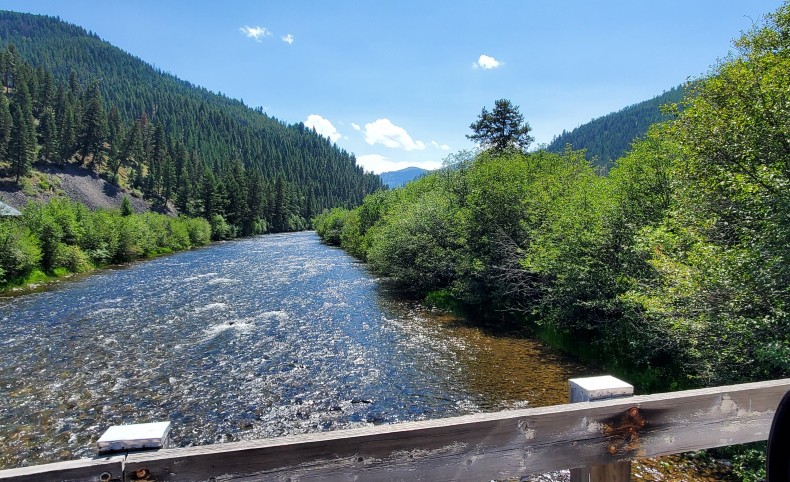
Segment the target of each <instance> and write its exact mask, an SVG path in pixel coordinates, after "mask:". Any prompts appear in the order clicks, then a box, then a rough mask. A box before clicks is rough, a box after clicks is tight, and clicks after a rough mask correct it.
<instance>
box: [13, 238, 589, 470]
mask: <svg viewBox="0 0 790 482" xmlns="http://www.w3.org/2000/svg"><path fill="white" fill-rule="evenodd" d="M589 374H593V373H592V372H591V370H590V368H589V367H584V366H580V365H578V364H576V363H574V362H572V361H570V360H568V359H565V358H563V357H562V356H561V355H559V354H558V353H556V352H553V351H551V350H548V349H546V348H544V347H542V346H541V345H540V344H538V343H535V342H533V341H531V340H528V339H523V338H512V337H506V336H499V335H497V334H492V333H486V332H484V331H481V330H480V329H477V328H475V327H473V325H472V324H470V323H467V322H465V321H464V320H459V319H455V318H453V317H452V316H449V315H446V314H443V313H440V312H436V311H431V310H428V309H425V308H421V307H420V306H418V305H416V304H415V303H413V302H410V301H405V300H402V299H398V298H397V297H396V296H394V295H393V294H391V293H389V292H388V291H387V289H386V287H385V286H384V285H383V283H382V281H381V280H379V279H377V278H375V277H374V276H372V275H371V274H370V273H369V272H367V271H366V270H365V268H364V265H362V264H360V263H358V262H356V261H354V260H353V259H352V258H350V257H349V256H348V255H346V254H345V253H344V252H342V251H340V250H338V249H334V248H330V247H327V246H324V245H321V244H320V243H319V241H318V238H317V236H316V235H315V233H311V232H305V233H294V234H282V235H268V236H261V237H256V238H250V239H244V240H240V241H234V242H227V243H221V244H218V245H214V246H212V247H209V248H205V249H200V250H196V251H190V252H185V253H179V254H176V255H172V256H168V257H163V258H158V259H155V260H152V261H147V262H142V263H138V264H133V265H131V266H127V267H124V268H122V269H112V270H105V271H102V272H99V273H94V274H92V275H90V276H86V277H83V278H80V279H76V280H69V281H64V282H60V283H57V284H55V285H54V286H50V287H48V288H47V290H45V291H43V292H38V293H30V294H25V295H17V296H10V297H4V298H0V468H9V467H16V466H22V465H32V464H40V463H46V462H53V461H57V460H64V459H71V458H78V457H89V456H92V455H93V454H94V453H95V448H94V446H95V441H96V439H98V437H99V436H100V435H101V433H103V431H104V430H105V429H106V428H107V427H108V426H110V425H116V424H124V423H142V422H151V421H163V420H170V421H172V422H173V430H172V432H171V440H172V442H173V445H174V446H188V445H198V444H210V443H221V442H227V441H235V440H246V439H258V438H264V437H275V436H282V435H289V434H296V433H305V432H315V431H324V430H336V429H341V428H353V427H361V426H366V425H369V424H380V423H394V422H400V421H407V420H420V419H426V418H440V417H449V416H454V415H462V414H468V413H474V412H480V411H495V410H501V409H507V408H523V407H525V406H541V405H550V404H557V403H564V402H565V401H566V400H567V396H568V395H567V379H568V378H570V377H573V376H584V375H589Z"/></svg>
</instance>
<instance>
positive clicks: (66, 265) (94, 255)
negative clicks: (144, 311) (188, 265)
mask: <svg viewBox="0 0 790 482" xmlns="http://www.w3.org/2000/svg"><path fill="white" fill-rule="evenodd" d="M210 241H211V226H210V225H209V222H208V221H206V220H204V219H196V218H188V217H178V218H173V217H169V216H165V215H162V214H156V213H150V212H149V213H144V214H133V213H131V212H130V210H126V211H124V210H123V209H121V210H98V211H89V210H88V209H87V208H86V207H85V206H83V205H82V204H79V203H77V202H74V201H70V200H68V199H65V198H56V199H53V200H51V201H50V202H49V203H47V204H32V203H31V204H29V205H28V206H27V207H26V208H24V209H23V210H22V216H21V217H18V218H5V219H0V290H5V289H8V288H11V287H13V286H20V285H25V284H28V283H31V282H37V281H40V280H44V279H47V278H48V277H51V276H63V275H65V274H68V273H81V272H85V271H90V270H92V269H94V268H96V267H100V266H105V265H108V264H115V263H123V262H127V261H132V260H135V259H140V258H147V257H152V256H156V255H159V254H164V253H170V252H173V251H180V250H185V249H189V248H192V247H196V246H202V245H205V244H208V243H209V242H210Z"/></svg>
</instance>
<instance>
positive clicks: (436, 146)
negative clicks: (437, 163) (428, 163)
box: [431, 141, 450, 151]
mask: <svg viewBox="0 0 790 482" xmlns="http://www.w3.org/2000/svg"><path fill="white" fill-rule="evenodd" d="M431 144H433V147H435V148H437V149H441V150H443V151H449V150H450V146H448V145H447V144H439V143H438V142H436V141H431Z"/></svg>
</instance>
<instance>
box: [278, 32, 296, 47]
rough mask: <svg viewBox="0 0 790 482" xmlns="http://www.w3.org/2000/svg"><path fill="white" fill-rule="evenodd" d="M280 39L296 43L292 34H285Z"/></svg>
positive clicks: (288, 42) (289, 43)
mask: <svg viewBox="0 0 790 482" xmlns="http://www.w3.org/2000/svg"><path fill="white" fill-rule="evenodd" d="M280 40H282V41H283V42H285V43H287V44H288V45H291V44H292V43H294V36H293V35H291V34H288V35H283V36H282V37H280Z"/></svg>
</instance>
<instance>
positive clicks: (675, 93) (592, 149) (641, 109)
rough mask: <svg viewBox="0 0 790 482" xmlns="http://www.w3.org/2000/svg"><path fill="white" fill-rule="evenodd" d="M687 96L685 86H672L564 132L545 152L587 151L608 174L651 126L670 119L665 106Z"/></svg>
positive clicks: (593, 160)
mask: <svg viewBox="0 0 790 482" xmlns="http://www.w3.org/2000/svg"><path fill="white" fill-rule="evenodd" d="M686 93H687V88H686V87H685V86H678V87H673V88H672V89H669V90H668V91H666V92H664V93H663V94H661V95H658V96H656V97H654V98H652V99H649V100H646V101H644V102H639V103H638V104H634V105H631V106H628V107H626V108H624V109H621V110H619V111H617V112H612V113H611V114H607V115H605V116H603V117H598V118H597V119H593V120H591V121H590V122H588V123H586V124H582V125H580V126H579V127H577V128H575V129H573V130H571V131H570V132H568V131H564V130H563V131H562V134H560V135H559V136H556V137H555V138H554V139H553V140H552V141H551V143H550V144H549V145H548V146H547V147H546V150H548V151H550V152H556V153H560V152H562V151H564V150H565V147H566V146H568V145H571V146H572V147H573V148H574V149H577V150H582V149H584V150H585V151H586V155H587V158H588V159H590V160H591V161H592V162H593V164H594V165H595V166H598V167H599V168H601V169H602V170H603V171H604V172H605V171H608V170H609V169H611V167H612V166H613V165H614V161H615V160H616V159H619V158H620V157H622V156H624V155H625V154H626V153H627V152H628V150H629V149H630V148H631V143H632V142H633V141H634V139H637V138H639V137H642V136H644V135H645V134H646V133H647V130H648V128H649V127H650V126H651V125H653V124H656V123H659V122H663V121H666V120H668V119H669V118H670V116H671V115H670V114H669V113H664V112H662V110H661V109H662V107H663V106H665V105H672V104H677V103H680V102H681V101H682V100H683V97H684V95H685V94H686Z"/></svg>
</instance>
